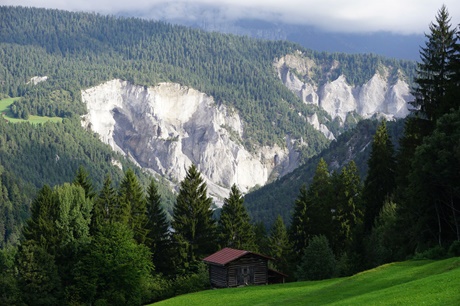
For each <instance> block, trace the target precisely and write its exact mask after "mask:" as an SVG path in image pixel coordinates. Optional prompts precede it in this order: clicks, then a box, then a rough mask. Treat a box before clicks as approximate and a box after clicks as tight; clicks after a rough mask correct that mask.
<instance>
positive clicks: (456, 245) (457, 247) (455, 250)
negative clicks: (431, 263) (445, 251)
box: [449, 240, 460, 257]
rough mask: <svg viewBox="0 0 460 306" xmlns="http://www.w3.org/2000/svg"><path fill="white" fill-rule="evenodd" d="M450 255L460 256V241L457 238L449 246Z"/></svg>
mask: <svg viewBox="0 0 460 306" xmlns="http://www.w3.org/2000/svg"><path fill="white" fill-rule="evenodd" d="M449 256H453V257H458V256H460V241H458V240H455V241H454V242H452V244H451V245H450V247H449Z"/></svg>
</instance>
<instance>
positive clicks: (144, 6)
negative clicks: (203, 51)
mask: <svg viewBox="0 0 460 306" xmlns="http://www.w3.org/2000/svg"><path fill="white" fill-rule="evenodd" d="M198 4H200V5H207V6H208V8H209V7H210V6H214V7H213V9H212V10H208V11H207V12H206V14H208V15H209V14H211V13H212V14H215V16H217V18H224V19H230V20H231V19H235V18H258V19H263V20H269V21H275V22H285V23H292V24H306V25H313V26H316V27H318V28H320V29H323V30H329V31H334V32H360V33H363V32H377V31H387V32H394V33H398V34H423V33H428V32H429V28H428V27H429V24H430V22H432V21H434V20H435V16H436V14H437V12H438V10H439V9H440V8H441V6H442V5H443V4H444V5H446V7H447V9H448V11H449V14H450V16H451V18H452V25H454V26H455V25H458V24H459V23H460V1H459V0H383V1H382V0H180V1H168V0H0V5H15V6H16V5H20V6H27V7H44V8H56V9H64V10H70V11H85V12H97V13H101V14H111V15H112V14H114V15H117V14H120V13H123V14H124V15H126V14H129V15H132V16H134V17H144V18H151V19H165V17H164V16H165V15H167V16H169V17H176V18H182V17H186V18H188V19H199V18H202V16H203V14H204V13H203V10H202V9H200V8H198ZM200 7H201V6H200ZM169 19H171V18H169Z"/></svg>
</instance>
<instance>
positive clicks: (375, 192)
mask: <svg viewBox="0 0 460 306" xmlns="http://www.w3.org/2000/svg"><path fill="white" fill-rule="evenodd" d="M367 164H368V167H369V169H368V172H367V177H366V179H365V181H364V189H363V203H364V205H365V211H364V230H365V232H367V233H370V231H371V229H372V226H373V225H374V220H375V218H376V217H377V216H378V215H379V212H380V210H381V209H382V207H383V203H384V201H385V199H386V198H387V197H389V196H390V195H392V193H393V191H394V189H395V186H396V185H395V169H396V161H395V157H394V148H393V144H392V142H391V140H390V137H389V136H388V131H387V127H386V123H385V121H382V122H381V123H380V124H379V126H378V127H377V131H376V132H375V135H374V140H373V142H372V151H371V155H370V157H369V160H368V161H367Z"/></svg>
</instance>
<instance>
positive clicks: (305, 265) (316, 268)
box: [296, 235, 337, 280]
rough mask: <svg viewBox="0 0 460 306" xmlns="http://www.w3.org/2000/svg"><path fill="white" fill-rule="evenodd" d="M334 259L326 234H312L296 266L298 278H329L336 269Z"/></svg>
mask: <svg viewBox="0 0 460 306" xmlns="http://www.w3.org/2000/svg"><path fill="white" fill-rule="evenodd" d="M336 265H337V264H336V260H335V257H334V253H333V252H332V249H331V248H330V246H329V241H328V240H327V238H326V236H324V235H320V236H314V237H313V238H312V239H311V240H310V243H309V245H308V246H307V247H306V248H305V251H304V255H303V257H302V260H301V262H300V265H299V266H298V267H297V273H296V277H297V279H298V280H320V279H327V278H331V277H332V276H333V275H334V274H335V271H336Z"/></svg>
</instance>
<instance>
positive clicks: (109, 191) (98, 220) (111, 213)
mask: <svg viewBox="0 0 460 306" xmlns="http://www.w3.org/2000/svg"><path fill="white" fill-rule="evenodd" d="M117 207H118V196H117V191H116V190H115V188H114V187H113V186H112V179H111V177H110V175H107V176H106V177H105V179H104V184H103V185H102V189H101V191H100V192H99V195H98V197H97V198H96V199H95V200H94V206H93V211H92V214H91V234H93V235H94V234H95V233H96V232H97V231H98V229H99V227H101V226H103V225H104V224H107V223H109V222H110V221H112V222H115V218H116V216H115V210H116V208H117Z"/></svg>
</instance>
